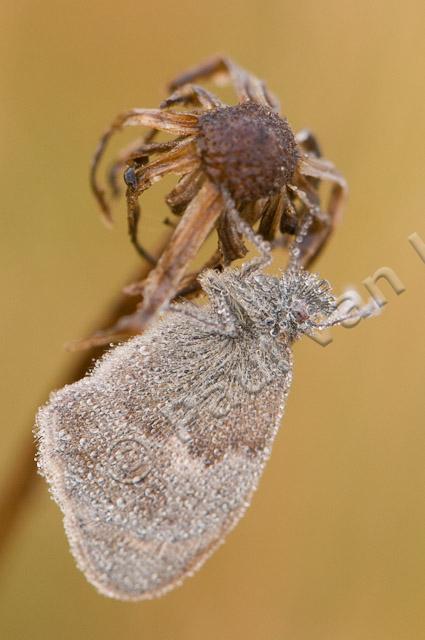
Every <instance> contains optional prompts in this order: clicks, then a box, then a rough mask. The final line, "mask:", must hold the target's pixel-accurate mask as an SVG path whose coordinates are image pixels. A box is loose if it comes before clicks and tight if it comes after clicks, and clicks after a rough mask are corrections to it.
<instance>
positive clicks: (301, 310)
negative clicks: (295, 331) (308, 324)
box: [292, 305, 309, 323]
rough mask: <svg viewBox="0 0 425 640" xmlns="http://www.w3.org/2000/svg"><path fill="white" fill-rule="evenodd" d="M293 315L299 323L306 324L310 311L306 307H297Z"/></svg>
mask: <svg viewBox="0 0 425 640" xmlns="http://www.w3.org/2000/svg"><path fill="white" fill-rule="evenodd" d="M292 315H293V317H294V319H295V320H296V321H297V322H299V323H302V322H305V321H306V320H308V318H309V312H308V309H307V308H306V307H305V306H302V305H297V306H296V307H295V308H294V309H293V311H292Z"/></svg>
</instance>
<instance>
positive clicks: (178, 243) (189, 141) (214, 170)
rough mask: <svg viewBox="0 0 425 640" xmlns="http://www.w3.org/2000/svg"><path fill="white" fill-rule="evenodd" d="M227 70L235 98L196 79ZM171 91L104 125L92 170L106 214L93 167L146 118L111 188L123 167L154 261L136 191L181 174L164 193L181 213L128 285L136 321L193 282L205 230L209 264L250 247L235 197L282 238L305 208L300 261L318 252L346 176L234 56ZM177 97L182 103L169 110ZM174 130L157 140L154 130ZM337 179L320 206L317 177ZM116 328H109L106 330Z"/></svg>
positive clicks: (133, 220)
mask: <svg viewBox="0 0 425 640" xmlns="http://www.w3.org/2000/svg"><path fill="white" fill-rule="evenodd" d="M218 77H220V78H223V77H224V78H226V79H230V80H231V82H232V83H233V85H234V87H235V90H236V94H237V97H238V101H239V104H238V105H236V106H228V105H226V104H224V103H223V102H222V101H221V100H220V99H219V98H218V97H217V96H215V95H213V94H212V93H210V92H209V91H207V90H206V89H205V88H203V87H201V86H199V85H197V84H194V82H196V81H198V80H200V79H208V78H211V79H216V78H218ZM169 89H170V92H171V95H170V96H169V97H168V98H167V99H166V100H164V102H163V103H162V104H161V107H160V109H139V108H137V109H131V110H130V111H128V112H125V113H123V114H121V115H119V116H118V117H117V118H116V119H115V121H114V122H113V123H112V125H111V127H110V128H109V129H108V130H107V131H106V133H105V134H104V135H103V137H102V139H101V141H100V144H99V146H98V149H97V151H96V154H95V157H94V160H93V165H92V173H91V184H92V188H93V191H94V193H95V195H96V197H97V200H98V201H99V203H100V206H101V208H102V211H103V213H104V215H105V216H106V218H107V219H108V220H110V219H111V214H110V207H109V202H108V199H107V196H106V193H105V191H104V189H103V188H101V187H100V186H99V183H98V177H97V170H98V166H99V162H100V160H101V158H102V156H103V153H104V150H105V147H106V144H107V142H108V140H109V139H110V137H111V135H112V134H113V133H114V132H116V131H118V130H120V129H122V128H124V127H134V126H138V127H139V126H144V127H148V128H149V129H150V131H149V132H148V134H147V135H146V136H145V137H144V138H142V139H139V140H136V141H135V142H133V143H132V144H131V145H130V146H129V147H127V148H125V149H124V150H123V151H122V152H121V153H120V154H119V156H118V158H117V159H116V161H115V163H114V165H113V167H112V169H111V171H110V173H109V184H110V187H111V189H112V193H113V194H116V193H117V192H118V191H119V187H118V183H117V176H118V175H120V173H122V172H123V176H124V181H125V183H126V185H127V191H126V199H127V207H128V222H129V233H130V237H131V240H132V242H133V244H134V245H135V247H136V248H137V250H138V251H139V252H140V253H141V254H142V255H143V256H144V257H146V258H147V259H149V260H150V261H151V262H152V263H154V264H155V262H156V261H155V260H154V259H153V258H152V257H151V256H150V255H149V254H148V252H147V251H146V250H145V249H144V247H143V246H142V245H141V244H140V242H139V239H138V235H137V229H138V223H139V219H140V206H139V197H140V195H141V194H142V193H143V192H144V191H146V189H148V188H149V187H150V186H151V185H153V184H154V183H155V182H157V181H158V180H160V179H161V178H163V177H164V176H165V175H167V174H170V173H172V174H176V175H177V176H179V177H180V178H179V181H178V183H177V185H176V187H175V188H174V189H172V191H171V192H170V193H169V194H168V195H167V197H166V202H167V204H168V206H169V208H170V210H171V211H172V213H173V214H175V215H177V216H182V217H181V219H180V221H179V223H178V224H177V227H176V229H175V231H174V233H173V235H172V237H171V239H170V241H169V244H168V245H167V246H166V248H165V249H164V251H163V253H162V255H161V256H160V258H159V260H158V262H157V263H156V264H155V266H154V268H153V269H152V271H151V273H150V274H149V276H148V278H147V280H146V281H144V282H142V283H138V284H137V285H136V286H133V287H132V288H131V289H129V291H131V292H132V293H136V294H142V295H143V304H142V305H141V308H140V309H139V311H138V313H137V316H135V317H133V318H132V319H131V321H132V323H133V325H134V326H133V328H134V327H136V329H138V330H142V329H143V328H144V327H145V326H146V325H147V324H148V323H149V322H150V321H151V319H152V318H153V317H154V316H155V314H157V313H158V311H159V310H160V309H161V308H164V306H166V304H167V303H168V301H169V300H170V299H173V298H174V297H176V296H177V295H178V294H179V293H181V291H182V290H186V291H187V290H189V289H190V287H192V288H195V289H196V288H197V287H199V283H198V281H197V276H198V274H199V272H200V271H202V269H201V270H200V271H199V272H196V273H195V274H193V276H192V277H191V276H188V277H187V278H186V280H184V279H183V277H184V275H185V272H186V269H187V265H188V263H189V262H190V261H191V260H192V259H193V258H194V257H195V256H196V254H197V252H198V250H199V248H200V246H201V245H202V243H203V242H204V240H205V239H206V237H207V236H208V235H209V234H210V233H211V232H212V231H213V230H214V229H216V230H217V234H218V251H217V252H216V253H215V254H214V255H213V256H212V257H211V258H210V259H209V260H208V261H207V263H206V264H205V265H204V267H206V266H208V267H214V268H222V267H223V266H225V265H227V264H230V263H231V262H232V261H233V260H235V259H237V258H240V257H243V256H244V255H245V253H246V247H245V245H244V242H243V239H242V236H241V234H240V232H239V231H238V229H237V227H236V226H235V223H234V221H233V219H232V217H231V216H229V215H228V210H229V207H231V206H235V207H236V209H237V211H238V212H239V213H240V214H241V216H242V218H243V219H244V220H246V221H247V222H248V223H249V224H250V225H251V226H253V225H256V224H257V223H258V232H259V234H260V235H261V236H262V237H263V238H264V239H267V240H270V241H274V242H276V243H278V244H279V234H283V236H281V237H282V240H283V241H284V242H283V244H285V239H286V237H287V235H288V234H294V233H296V232H297V230H299V227H300V225H301V223H302V220H303V217H304V215H305V213H306V212H307V211H308V212H310V213H311V214H312V215H313V217H314V221H313V223H312V225H311V226H310V230H309V234H308V235H306V236H305V237H304V239H303V243H302V245H301V247H300V249H301V262H302V263H303V264H304V266H306V265H308V264H310V262H311V261H312V260H313V259H314V258H315V257H316V256H317V254H318V253H319V251H320V250H321V249H322V248H323V246H324V244H325V242H326V241H327V239H328V237H329V235H330V233H331V231H332V228H333V226H334V224H335V221H336V219H337V217H338V216H339V214H340V211H341V207H342V202H343V199H344V194H345V191H346V183H345V180H344V179H343V178H342V176H341V175H340V174H339V173H338V172H337V171H336V170H335V168H334V166H333V165H332V163H330V162H329V161H327V160H324V159H323V158H321V157H320V149H319V146H318V144H317V142H316V140H315V138H314V136H313V135H312V134H311V133H309V132H308V131H301V132H300V133H298V134H294V133H293V131H292V129H291V127H290V125H289V124H288V122H287V120H286V119H285V118H284V117H282V116H280V115H279V105H278V102H277V100H276V98H275V97H274V96H273V95H272V94H271V93H270V92H269V91H268V89H267V87H266V85H265V84H264V82H262V81H261V80H259V79H258V78H256V77H255V76H253V75H251V74H249V73H247V72H246V71H244V70H243V69H242V68H240V67H238V66H237V65H236V64H235V63H234V62H232V61H231V60H229V59H228V58H223V57H217V58H214V59H212V60H209V61H207V62H206V63H204V64H202V65H200V66H199V67H196V68H194V69H192V70H190V71H188V72H186V73H184V74H182V75H181V76H179V77H178V78H176V79H175V80H174V81H173V82H171V83H170V85H169ZM177 105H179V106H180V107H185V108H186V110H185V111H182V110H181V111H179V112H176V111H173V110H171V108H172V107H174V106H177ZM159 131H163V132H166V133H168V134H171V135H172V136H174V139H172V140H167V141H161V142H159V141H155V136H156V134H157V132H159ZM323 180H325V181H330V183H331V185H332V189H331V193H330V196H329V202H328V204H327V206H326V207H322V206H321V203H320V197H319V186H320V183H321V181H323ZM108 337H110V336H108Z"/></svg>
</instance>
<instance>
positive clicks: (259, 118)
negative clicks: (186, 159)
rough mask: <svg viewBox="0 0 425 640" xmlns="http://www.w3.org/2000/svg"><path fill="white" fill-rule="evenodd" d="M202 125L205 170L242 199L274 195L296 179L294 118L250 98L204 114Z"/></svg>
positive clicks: (213, 178)
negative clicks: (289, 120) (285, 118)
mask: <svg viewBox="0 0 425 640" xmlns="http://www.w3.org/2000/svg"><path fill="white" fill-rule="evenodd" d="M199 126H200V130H201V135H200V136H199V140H198V145H199V151H200V154H201V158H202V161H203V164H204V168H205V171H206V173H207V174H208V175H209V176H210V178H211V179H212V180H213V181H214V182H215V183H216V184H219V185H223V186H225V187H227V189H228V190H229V191H230V193H231V194H232V196H233V197H234V199H235V200H236V201H237V202H251V201H255V200H258V199H259V198H263V197H266V196H269V195H271V194H273V193H276V192H277V191H279V190H280V189H282V187H283V186H285V184H287V183H288V182H289V181H290V180H291V178H292V176H293V174H294V171H295V168H296V166H297V161H298V151H297V145H296V142H295V138H294V134H293V133H292V130H291V128H290V126H289V124H288V122H287V121H286V120H283V119H282V118H280V117H279V116H278V115H277V113H274V112H273V111H270V110H269V109H267V108H265V107H263V106H261V105H258V104H256V103H254V102H244V103H243V104H240V105H237V106H235V107H224V108H222V109H215V110H214V111H209V112H207V113H205V114H203V115H202V116H201V117H200V119H199Z"/></svg>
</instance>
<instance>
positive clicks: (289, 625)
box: [0, 0, 425, 640]
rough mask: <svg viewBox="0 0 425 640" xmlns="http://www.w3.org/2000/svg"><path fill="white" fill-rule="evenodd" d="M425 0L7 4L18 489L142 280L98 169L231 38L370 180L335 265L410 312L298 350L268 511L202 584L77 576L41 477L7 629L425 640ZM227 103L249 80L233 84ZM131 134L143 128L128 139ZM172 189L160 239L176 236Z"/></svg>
mask: <svg viewBox="0 0 425 640" xmlns="http://www.w3.org/2000/svg"><path fill="white" fill-rule="evenodd" d="M424 30H425V7H424V3H423V2H422V1H420V0H406V2H403V3H401V2H398V1H395V0H375V1H374V2H366V1H365V0H360V1H358V0H347V1H344V2H341V1H340V0H323V1H322V2H313V1H312V0H298V1H297V2H289V1H288V0H268V1H266V2H260V1H257V0H243V1H242V0H239V1H235V2H229V1H228V0H215V1H214V2H211V3H206V2H189V1H188V0H179V1H176V2H165V3H164V2H162V3H155V2H145V1H144V0H139V1H138V2H132V1H130V0H121V1H120V2H118V3H117V2H111V1H110V0H103V1H102V2H100V1H98V2H87V1H84V2H82V1H81V0H74V1H73V2H64V1H57V0H55V1H53V0H44V2H35V1H34V0H32V1H31V0H27V1H25V0H13V2H12V0H3V2H2V3H1V7H0V59H1V65H0V95H1V99H0V157H1V171H0V180H1V191H0V193H1V196H0V211H1V226H0V243H1V269H0V280H1V289H0V291H1V299H2V303H3V304H2V313H1V316H0V322H1V328H0V335H1V339H2V375H1V409H2V418H1V426H0V428H1V444H0V491H1V490H2V487H4V486H5V485H4V483H5V482H6V481H7V479H8V478H9V477H10V474H11V472H12V470H13V468H14V466H15V465H18V464H19V463H20V460H19V456H20V455H22V454H21V451H22V449H21V447H22V442H23V441H24V440H25V439H27V440H29V436H28V430H29V428H30V425H31V421H32V416H33V414H34V412H35V409H36V407H37V405H38V404H40V403H41V402H42V401H44V399H45V398H46V396H47V393H48V392H49V390H50V389H51V388H52V387H54V385H55V384H58V379H59V375H60V371H61V370H63V368H64V367H67V366H70V363H72V361H73V360H74V359H75V358H76V356H75V355H70V354H69V353H67V352H65V351H64V349H63V344H64V343H65V342H66V341H67V340H69V339H72V338H76V337H80V336H84V335H86V334H87V332H88V331H89V329H90V328H91V327H92V326H93V322H94V321H95V319H96V318H97V317H98V316H99V315H100V312H101V310H102V309H103V308H104V307H105V305H106V304H107V302H108V300H110V299H111V297H113V295H114V293H115V292H117V291H118V290H119V289H120V287H121V286H122V285H123V284H124V283H126V282H128V281H129V279H130V277H131V274H132V272H133V271H134V270H135V269H136V268H137V265H138V258H137V256H135V254H134V252H133V250H132V249H131V248H130V246H129V242H128V240H127V235H126V229H125V222H124V205H123V203H122V202H121V203H120V204H118V205H117V207H116V211H115V214H116V220H117V224H116V226H115V228H114V230H113V231H108V230H107V229H106V228H105V227H104V226H103V225H102V224H101V222H100V220H99V217H98V216H97V212H96V207H95V203H94V201H93V199H92V197H91V195H90V193H89V189H88V181H87V172H88V163H89V158H90V156H91V154H92V151H93V149H94V146H95V144H96V141H97V138H98V135H99V134H100V132H101V131H102V130H103V129H104V128H105V126H106V125H107V124H109V122H110V121H111V119H112V117H113V116H114V115H115V114H116V113H118V112H119V111H122V110H123V109H126V108H128V107H132V106H145V107H155V106H157V104H158V103H159V101H160V100H161V99H162V97H163V86H164V84H165V81H166V80H167V79H168V78H170V77H172V76H173V75H174V74H176V73H178V72H179V71H181V70H184V69H185V68H186V67H188V66H190V65H193V64H195V63H197V62H199V61H201V60H202V59H203V58H205V57H207V56H210V55H211V54H213V53H215V52H217V51H222V52H227V53H228V54H229V55H230V56H232V57H234V58H235V59H236V60H237V61H238V62H239V63H240V64H241V65H243V66H245V67H247V68H248V69H251V70H253V71H254V72H255V73H257V74H258V75H259V76H260V77H262V78H264V79H266V80H267V82H268V83H269V86H270V87H271V88H272V89H273V91H274V92H276V94H277V95H278V96H279V97H280V98H281V100H282V104H283V109H284V112H285V113H286V115H287V116H288V118H289V120H290V122H291V123H292V125H293V126H294V128H296V129H298V128H301V127H304V126H308V127H310V128H311V129H313V130H314V131H315V132H316V133H317V135H318V136H319V139H320V140H321V142H322V144H323V147H324V150H325V152H326V155H327V156H328V157H330V158H331V159H332V160H334V161H335V163H336V164H337V166H338V167H339V168H340V169H341V170H342V171H343V172H344V173H345V175H346V176H347V178H348V181H349V184H350V188H351V195H350V202H349V207H348V210H347V212H346V216H345V219H344V220H343V223H342V225H341V226H340V228H339V229H338V232H337V233H336V234H335V236H334V237H333V239H332V243H331V245H330V246H329V248H328V249H327V251H326V252H325V254H324V255H323V257H322V258H321V260H320V263H318V265H317V268H318V269H319V270H320V272H321V274H322V275H323V276H324V277H326V278H328V279H330V280H331V281H332V282H333V283H334V284H335V287H336V289H337V291H341V290H342V289H343V288H344V286H346V285H351V284H353V285H356V286H358V287H359V289H360V291H361V292H362V293H364V292H365V290H364V288H363V285H362V281H363V280H364V279H365V278H366V277H368V276H371V275H373V273H374V272H375V271H376V270H377V269H379V268H381V267H390V268H391V269H393V270H394V272H395V273H396V274H397V275H398V277H399V278H400V279H401V280H402V282H403V285H404V287H405V292H404V293H402V294H400V295H398V296H397V295H396V294H395V293H394V292H393V291H392V289H391V287H390V286H389V285H388V284H386V283H385V282H382V281H381V285H382V291H383V292H384V293H385V295H386V297H387V299H388V304H387V305H386V307H385V309H384V311H383V313H382V315H381V316H380V317H379V318H378V319H375V320H372V321H368V322H364V323H362V324H361V325H360V326H359V327H357V328H356V329H355V330H344V329H335V330H334V332H333V337H334V340H333V343H332V344H331V345H329V346H328V347H326V348H322V347H320V346H318V345H317V344H315V343H313V342H312V341H309V340H305V341H304V342H302V343H300V344H297V345H296V348H295V360H296V367H295V377H294V384H293V389H292V393H291V395H290V399H289V403H288V408H287V413H286V416H285V420H284V426H283V428H282V430H281V432H280V434H279V437H278V438H277V441H276V444H275V447H274V451H273V455H272V458H271V461H270V463H269V465H268V468H267V470H266V472H265V475H264V478H263V480H262V483H261V486H260V490H259V491H258V493H257V494H256V496H255V498H254V501H253V504H252V507H251V509H250V510H249V512H248V514H247V515H246V517H245V518H244V520H243V521H242V522H241V523H240V525H239V526H238V528H237V529H236V530H235V531H234V533H232V534H231V536H230V537H229V539H228V541H227V543H226V544H225V545H224V546H223V547H222V548H221V549H220V550H219V551H218V552H217V553H216V554H215V555H214V556H213V557H212V558H211V559H210V560H209V561H208V563H207V564H206V565H205V566H204V568H203V569H202V571H201V572H200V573H198V574H197V575H196V577H194V578H192V579H190V580H189V581H187V582H186V583H185V584H184V586H183V587H182V588H179V589H177V590H176V591H174V592H172V593H170V594H169V595H167V596H166V597H164V598H162V599H160V600H157V601H152V602H142V603H138V604H134V603H133V604H128V603H120V602H116V601H112V600H108V599H106V598H104V597H102V596H100V595H98V594H97V593H96V592H95V590H94V589H93V588H92V587H91V586H89V584H88V583H87V582H86V581H85V579H84V577H83V575H82V574H81V573H80V572H79V571H78V570H77V569H76V567H75V565H74V561H73V559H72V557H71V555H70V553H69V551H68V545H67V542H66V539H65V535H64V532H63V529H62V523H61V515H60V512H59V510H58V508H57V507H56V506H55V505H54V503H53V502H52V501H51V500H50V498H49V495H48V492H47V488H46V486H45V484H44V483H43V482H42V481H41V480H38V481H36V480H34V482H35V483H36V486H34V490H33V491H32V492H31V494H30V495H29V496H28V498H27V500H26V503H25V505H24V508H23V509H22V511H21V512H20V514H19V517H18V519H17V521H16V523H15V527H14V529H13V531H12V535H11V536H10V538H9V540H8V542H7V545H6V546H5V547H4V548H3V549H2V555H1V556H0V594H1V597H0V635H1V637H2V638H5V639H6V638H7V639H8V640H15V639H16V640H18V639H19V640H22V639H26V638H31V640H41V639H42V640H46V639H51V638H52V639H53V638H62V639H64V640H67V639H72V640H75V639H77V638H78V640H89V639H90V640H93V639H102V640H108V639H109V638H110V639H115V638H117V637H120V638H125V639H126V640H132V639H136V638H137V639H138V638H149V639H150V640H157V639H167V640H168V639H172V640H182V639H184V640H190V639H192V638H197V639H198V638H203V639H205V640H206V639H210V638H211V639H216V638H223V639H226V640H227V639H233V638H244V639H246V640H248V639H251V638H252V639H254V638H268V639H269V638H270V639H272V640H275V639H276V640H277V639H283V638H290V639H291V640H311V639H312V638H314V640H333V639H335V640H336V639H338V640H341V639H342V638H343V639H344V640H369V639H370V640H372V639H373V640H407V639H409V640H419V638H423V637H424V636H425V619H424V596H425V586H424V568H425V567H424V557H425V536H424V525H425V522H424V515H425V505H424V487H425V470H424V468H425V465H424V444H425V437H424V409H425V407H424V375H425V357H424V356H425V353H424V338H423V326H424V312H425V302H424V295H423V292H424V284H425V264H424V262H423V261H421V259H420V257H419V256H418V254H417V253H415V251H414V250H413V249H412V247H411V246H410V244H409V242H408V236H409V235H410V234H412V233H414V232H416V233H418V234H419V236H420V237H422V239H423V240H425V218H424V213H425V206H424V166H425V157H424V142H423V141H424V138H425V118H424V108H423V104H424V99H425V86H424V77H425V68H424V67H425V65H424V60H425V44H424V43H425V41H424ZM225 96H226V97H230V96H231V93H230V92H228V91H227V90H226V94H225ZM124 139H125V140H126V139H127V138H126V137H125V136H123V138H122V140H124ZM163 193H164V190H163V189H162V187H159V188H155V189H152V190H151V191H149V192H148V193H147V194H146V196H145V197H144V212H145V217H144V222H143V225H142V228H143V233H144V234H145V238H146V241H147V244H149V245H150V246H151V247H154V246H155V242H157V239H158V238H159V236H160V234H161V233H163V232H164V228H163V227H162V226H161V220H162V219H163V217H164V216H165V214H166V209H165V205H164V204H163Z"/></svg>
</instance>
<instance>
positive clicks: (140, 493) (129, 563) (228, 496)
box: [37, 314, 292, 599]
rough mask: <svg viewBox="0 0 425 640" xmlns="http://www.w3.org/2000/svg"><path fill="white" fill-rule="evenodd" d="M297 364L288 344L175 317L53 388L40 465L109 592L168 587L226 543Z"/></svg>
mask: <svg viewBox="0 0 425 640" xmlns="http://www.w3.org/2000/svg"><path fill="white" fill-rule="evenodd" d="M291 370H292V362H291V354H290V351H289V349H288V347H287V346H286V345H285V344H284V343H283V342H282V343H279V342H277V341H276V340H275V339H271V337H270V338H269V337H264V336H263V337H261V338H260V339H259V338H258V336H255V335H251V334H244V335H243V336H242V337H240V338H228V337H226V336H217V335H215V334H214V333H213V332H211V330H209V331H208V329H206V328H205V327H202V325H201V324H200V323H199V322H198V321H197V320H195V319H189V320H188V319H187V318H186V317H182V316H181V315H180V314H169V315H168V316H167V317H166V318H165V319H164V320H163V321H162V322H160V323H159V324H158V325H157V326H156V327H155V328H154V329H153V330H151V331H150V332H149V333H147V334H145V335H144V336H140V337H137V338H133V339H132V340H130V341H129V342H127V343H126V344H124V345H121V346H119V347H116V348H115V349H112V350H111V351H110V352H109V353H108V354H106V356H104V358H103V359H102V360H101V361H100V362H99V363H98V364H97V365H96V367H95V369H94V371H93V372H92V373H91V374H90V375H88V376H87V377H86V378H84V379H82V380H80V381H79V382H76V383H75V384H72V385H69V386H67V387H64V388H63V389H62V390H60V391H58V392H55V393H54V394H52V396H51V398H50V401H49V403H48V404H47V405H46V406H45V407H43V408H42V409H41V410H40V411H39V414H38V418H37V424H38V429H39V440H40V454H39V466H40V469H41V472H42V473H43V474H44V475H45V476H46V478H47V480H48V481H49V483H50V485H51V489H52V493H53V496H54V498H55V499H56V501H57V502H58V503H59V505H60V507H61V509H62V511H63V513H64V524H65V529H66V532H67V534H68V538H69V541H70V545H71V549H72V552H73V554H74V556H75V558H76V560H77V563H78V565H79V567H80V569H81V570H82V571H83V572H84V573H85V575H86V577H87V578H88V579H89V580H90V582H92V583H93V584H94V585H95V586H96V587H97V588H98V589H99V590H100V591H101V592H102V593H105V594H106V595H109V596H112V597H116V598H120V599H142V598H150V597H155V596H158V595H161V594H163V593H164V592H166V591H168V590H170V589H171V588H173V587H174V586H176V585H177V584H179V583H180V582H181V581H182V579H183V578H185V577H186V576H188V575H191V574H192V573H193V572H194V571H195V570H196V569H197V568H199V566H200V565H201V564H202V563H203V562H204V561H205V559H206V558H207V557H208V556H209V555H210V554H211V553H212V551H213V550H214V549H215V548H216V547H217V546H218V545H219V544H220V543H221V542H222V541H223V540H224V538H225V536H226V534H227V533H228V532H229V531H230V530H231V529H232V528H233V527H234V526H235V524H236V523H237V522H238V520H239V519H240V518H241V516H242V515H243V513H244V512H245V510H246V508H247V506H248V505H249V502H250V498H251V495H252V493H253V491H254V490H255V488H256V486H257V483H258V480H259V478H260V475H261V473H262V470H263V467H264V464H265V462H266V460H267V458H268V456H269V454H270V449H271V444H272V442H273V439H274V436H275V434H276V431H277V428H278V426H279V423H280V420H281V417H282V414H283V409H284V404H285V398H286V394H287V392H288V390H289V386H290V382H291Z"/></svg>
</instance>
